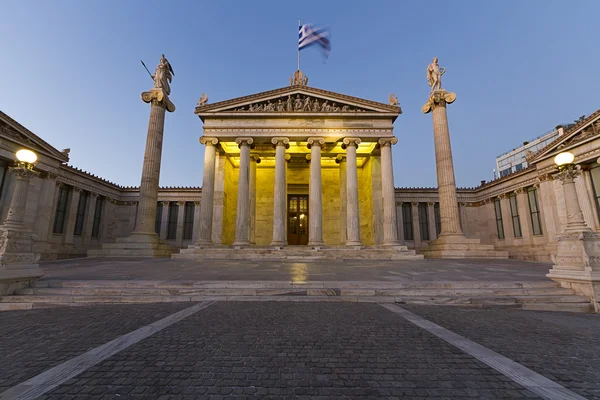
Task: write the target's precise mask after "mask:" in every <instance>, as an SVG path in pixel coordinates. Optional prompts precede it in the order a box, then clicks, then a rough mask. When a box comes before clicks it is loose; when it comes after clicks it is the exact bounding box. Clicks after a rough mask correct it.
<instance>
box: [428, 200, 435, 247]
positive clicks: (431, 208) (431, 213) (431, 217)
mask: <svg viewBox="0 0 600 400" xmlns="http://www.w3.org/2000/svg"><path fill="white" fill-rule="evenodd" d="M427 226H428V227H429V240H435V239H437V230H436V229H435V203H434V202H432V201H429V202H427Z"/></svg>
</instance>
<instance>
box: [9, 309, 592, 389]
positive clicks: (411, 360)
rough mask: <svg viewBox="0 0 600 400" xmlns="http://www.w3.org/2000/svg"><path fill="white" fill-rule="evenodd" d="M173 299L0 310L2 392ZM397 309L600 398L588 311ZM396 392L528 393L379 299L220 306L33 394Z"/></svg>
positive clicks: (158, 313)
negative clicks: (405, 310)
mask: <svg viewBox="0 0 600 400" xmlns="http://www.w3.org/2000/svg"><path fill="white" fill-rule="evenodd" d="M182 306H183V307H187V306H189V303H187V304H185V305H182V304H175V303H171V304H152V305H131V306H120V305H119V306H110V307H108V308H107V307H98V306H93V307H89V308H67V309H64V308H60V309H51V310H34V311H10V312H6V313H3V314H0V359H2V361H3V362H2V363H1V367H2V370H0V377H1V378H2V380H1V381H0V382H2V385H3V389H0V398H2V393H1V391H2V390H4V389H5V388H6V387H7V386H10V385H14V384H15V383H17V381H19V380H25V379H29V378H31V377H33V376H35V375H37V374H39V373H40V371H41V370H44V369H48V368H49V367H51V366H53V365H56V364H58V363H60V362H62V361H64V360H65V359H67V358H69V357H73V356H75V355H77V354H80V353H83V352H85V351H88V350H90V349H91V348H92V347H96V346H98V345H100V344H102V343H104V342H105V341H108V340H111V339H112V338H114V337H116V336H118V335H122V334H123V333H125V332H128V331H130V330H133V329H136V328H140V327H141V326H142V325H143V324H147V323H149V322H152V321H154V320H156V319H160V318H162V317H163V316H164V315H166V314H168V313H173V312H176V311H178V310H181V309H182ZM403 307H404V308H406V309H409V310H410V311H412V312H414V313H415V314H417V315H420V316H422V317H425V318H427V319H429V320H430V321H433V322H435V323H438V324H440V325H441V326H443V327H445V328H447V329H450V330H453V331H454V332H456V333H459V334H462V335H464V336H466V337H467V338H469V339H472V340H474V341H476V342H478V343H479V344H482V345H484V346H486V347H488V348H490V349H492V350H494V351H496V352H498V353H500V354H502V355H504V356H506V357H509V358H512V359H513V360H514V361H517V362H520V363H522V364H524V365H525V366H527V367H529V368H530V369H532V370H533V371H535V372H537V373H540V374H542V375H544V376H545V377H546V378H549V379H551V380H554V381H556V382H558V383H560V384H562V385H563V386H565V387H566V388H567V389H571V390H572V391H574V392H576V393H578V394H579V395H581V396H585V397H586V398H590V399H594V398H600V393H599V392H598V389H597V387H598V385H597V383H598V382H599V377H600V363H599V362H598V361H599V356H600V350H599V349H600V346H599V345H598V344H599V343H598V339H597V332H598V331H599V328H600V319H599V318H598V316H596V315H572V314H563V313H552V314H549V313H543V312H526V311H520V310H496V309H476V310H474V309H469V310H463V309H455V308H443V307H425V306H403ZM401 397H402V398H415V399H426V398H430V399H434V398H435V399H444V398H446V399H455V398H539V397H538V396H537V395H535V394H533V393H532V392H530V391H528V390H527V389H525V388H524V387H522V386H521V385H519V384H518V383H516V382H515V381H513V380H511V379H509V378H508V377H506V376H504V375H502V374H501V373H499V372H497V371H495V370H494V369H492V368H490V367H488V366H487V365H485V364H482V363H481V362H479V361H477V360H476V359H475V358H473V357H472V356H470V355H468V354H466V353H464V352H462V351H461V350H459V349H458V348H456V347H454V346H452V345H450V344H449V343H447V342H445V341H443V340H441V339H439V338H437V337H435V336H433V335H432V334H430V333H429V332H427V331H425V330H424V329H421V328H419V327H417V326H416V325H413V324H412V323H410V322H408V321H407V320H406V319H403V318H402V317H400V316H398V315H396V314H394V313H392V312H390V311H389V310H387V309H385V308H383V307H381V306H380V305H378V304H371V303H353V304H350V303H317V302H315V303H291V302H285V303H269V302H258V303H236V302H217V303H215V304H213V305H211V306H209V307H208V308H205V309H203V310H201V311H199V312H197V313H195V314H192V315H190V316H189V317H187V318H184V319H183V320H181V321H179V322H176V323H174V324H172V325H170V326H168V327H166V328H165V329H164V330H162V331H160V332H158V333H156V334H154V335H152V336H149V337H147V338H145V339H143V340H141V341H139V342H137V343H136V344H133V345H131V346H130V347H128V348H126V349H124V350H122V351H121V352H119V353H117V354H115V355H113V356H111V357H109V358H107V359H104V360H103V361H101V362H99V363H98V364H96V365H93V366H91V367H89V368H87V369H85V370H83V371H82V372H81V373H80V374H79V375H77V376H74V377H73V378H71V379H69V380H68V381H65V382H63V383H62V384H60V385H59V386H57V387H55V388H54V389H53V390H50V391H48V392H47V393H46V394H44V395H42V396H41V397H39V398H41V399H221V400H223V399H288V398H289V399H367V398H382V399H398V398H401ZM2 399H3V398H2ZM3 400H4V399H3Z"/></svg>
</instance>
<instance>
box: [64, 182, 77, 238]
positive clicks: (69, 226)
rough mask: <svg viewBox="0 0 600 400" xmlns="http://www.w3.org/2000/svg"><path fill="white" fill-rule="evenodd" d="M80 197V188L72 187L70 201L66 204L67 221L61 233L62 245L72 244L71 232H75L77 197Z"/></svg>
mask: <svg viewBox="0 0 600 400" xmlns="http://www.w3.org/2000/svg"><path fill="white" fill-rule="evenodd" d="M80 196H81V188H78V187H73V190H72V191H71V199H70V201H69V202H68V208H67V221H66V222H65V229H64V231H63V243H64V244H73V231H74V230H75V221H76V219H77V208H79V197H80Z"/></svg>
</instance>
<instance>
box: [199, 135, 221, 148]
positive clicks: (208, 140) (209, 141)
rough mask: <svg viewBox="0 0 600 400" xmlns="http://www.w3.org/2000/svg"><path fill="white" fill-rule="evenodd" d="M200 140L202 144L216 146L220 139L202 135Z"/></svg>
mask: <svg viewBox="0 0 600 400" xmlns="http://www.w3.org/2000/svg"><path fill="white" fill-rule="evenodd" d="M198 140H199V141H200V144H204V145H206V146H216V145H217V143H219V139H217V138H215V137H207V136H200V139H198Z"/></svg>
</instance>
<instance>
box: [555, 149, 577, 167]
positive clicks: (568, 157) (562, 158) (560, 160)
mask: <svg viewBox="0 0 600 400" xmlns="http://www.w3.org/2000/svg"><path fill="white" fill-rule="evenodd" d="M574 159H575V156H574V155H573V153H569V152H568V151H565V152H564V153H560V154H558V155H557V156H556V157H554V164H556V165H558V166H559V167H560V166H563V165H566V164H571V163H572V162H573V160H574Z"/></svg>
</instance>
